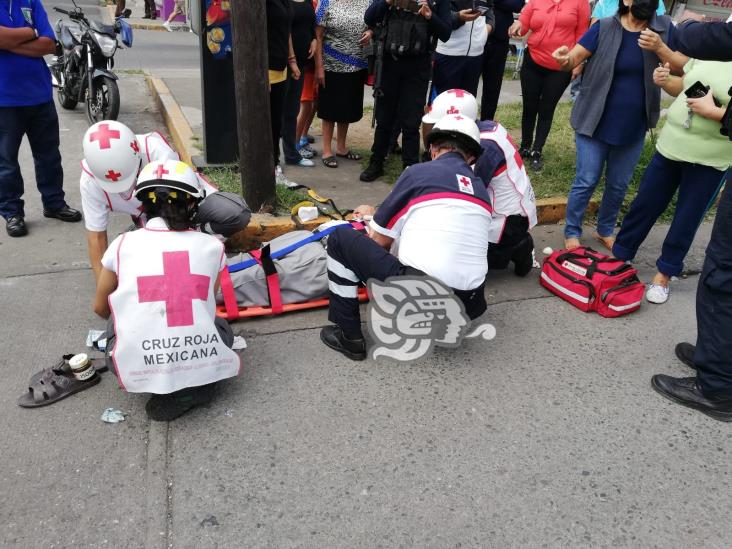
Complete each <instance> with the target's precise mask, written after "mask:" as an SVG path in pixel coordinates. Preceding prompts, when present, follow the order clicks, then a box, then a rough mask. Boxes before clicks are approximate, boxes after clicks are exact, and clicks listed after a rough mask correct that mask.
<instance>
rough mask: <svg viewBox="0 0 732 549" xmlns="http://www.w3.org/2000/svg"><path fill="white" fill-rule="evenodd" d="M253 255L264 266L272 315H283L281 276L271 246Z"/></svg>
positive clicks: (255, 251) (254, 252)
mask: <svg viewBox="0 0 732 549" xmlns="http://www.w3.org/2000/svg"><path fill="white" fill-rule="evenodd" d="M251 255H252V256H253V257H254V259H256V260H257V262H258V263H259V264H260V265H261V266H262V270H263V271H264V274H265V276H266V280H267V293H269V306H270V308H271V309H272V314H275V315H278V314H280V313H282V291H281V290H280V276H279V274H278V273H277V267H276V266H275V264H274V261H273V259H272V255H271V250H270V246H269V244H267V245H266V246H264V247H263V248H261V249H259V250H254V251H252V252H251Z"/></svg>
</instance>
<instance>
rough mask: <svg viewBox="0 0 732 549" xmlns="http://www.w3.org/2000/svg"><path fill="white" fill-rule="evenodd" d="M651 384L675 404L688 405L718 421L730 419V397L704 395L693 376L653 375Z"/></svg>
mask: <svg viewBox="0 0 732 549" xmlns="http://www.w3.org/2000/svg"><path fill="white" fill-rule="evenodd" d="M651 385H652V386H653V388H654V389H655V390H656V392H657V393H659V394H661V395H662V396H664V397H666V398H667V399H669V400H672V401H673V402H675V403H676V404H681V405H682V406H688V407H689V408H693V409H695V410H699V411H700V412H701V413H703V414H706V415H708V416H709V417H712V418H714V419H717V420H719V421H732V397H727V398H719V397H707V396H705V395H704V394H703V393H702V391H701V389H700V388H699V385H698V384H697V382H696V378H695V377H679V378H677V377H671V376H665V375H655V376H653V378H652V379H651Z"/></svg>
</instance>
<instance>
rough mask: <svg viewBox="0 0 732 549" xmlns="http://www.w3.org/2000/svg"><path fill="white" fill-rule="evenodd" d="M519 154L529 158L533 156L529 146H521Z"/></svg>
mask: <svg viewBox="0 0 732 549" xmlns="http://www.w3.org/2000/svg"><path fill="white" fill-rule="evenodd" d="M518 152H519V155H521V158H529V157H530V156H531V149H529V147H523V146H522V147H521V148H520V149H519V151H518Z"/></svg>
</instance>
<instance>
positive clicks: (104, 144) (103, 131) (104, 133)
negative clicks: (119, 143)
mask: <svg viewBox="0 0 732 549" xmlns="http://www.w3.org/2000/svg"><path fill="white" fill-rule="evenodd" d="M112 139H119V131H117V130H112V129H110V127H109V124H101V125H100V126H99V129H98V130H97V131H95V132H94V133H93V134H91V135H90V136H89V141H90V142H91V143H94V141H99V148H100V149H111V148H112Z"/></svg>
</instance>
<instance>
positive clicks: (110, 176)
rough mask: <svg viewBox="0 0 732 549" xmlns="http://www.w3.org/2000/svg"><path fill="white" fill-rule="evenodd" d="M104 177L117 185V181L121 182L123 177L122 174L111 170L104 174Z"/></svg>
mask: <svg viewBox="0 0 732 549" xmlns="http://www.w3.org/2000/svg"><path fill="white" fill-rule="evenodd" d="M104 177H106V178H107V179H109V180H110V181H114V182H115V183H117V181H119V178H120V177H122V174H121V173H119V172H115V171H114V170H109V171H108V172H107V173H105V174H104Z"/></svg>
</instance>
